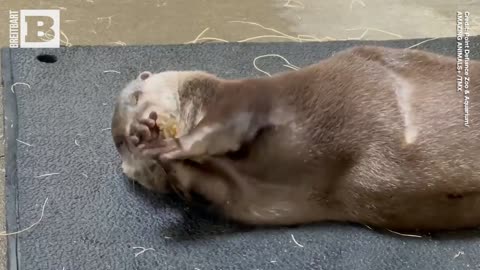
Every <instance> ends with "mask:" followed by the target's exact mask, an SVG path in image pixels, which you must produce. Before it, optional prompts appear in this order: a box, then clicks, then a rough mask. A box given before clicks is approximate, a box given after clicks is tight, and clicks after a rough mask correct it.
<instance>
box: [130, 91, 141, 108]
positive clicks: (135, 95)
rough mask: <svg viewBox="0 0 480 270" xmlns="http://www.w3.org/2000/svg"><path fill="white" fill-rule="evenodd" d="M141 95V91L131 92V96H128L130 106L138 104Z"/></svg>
mask: <svg viewBox="0 0 480 270" xmlns="http://www.w3.org/2000/svg"><path fill="white" fill-rule="evenodd" d="M141 94H142V91H135V92H133V94H132V95H131V96H130V99H131V100H132V104H134V105H137V104H138V99H140V95H141Z"/></svg>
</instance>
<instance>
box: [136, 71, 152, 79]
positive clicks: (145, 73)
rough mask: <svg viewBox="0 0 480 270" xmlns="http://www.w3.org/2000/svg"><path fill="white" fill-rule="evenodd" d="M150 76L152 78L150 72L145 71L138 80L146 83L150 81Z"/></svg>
mask: <svg viewBox="0 0 480 270" xmlns="http://www.w3.org/2000/svg"><path fill="white" fill-rule="evenodd" d="M150 76H152V73H151V72H150V71H144V72H142V73H140V75H138V77H137V79H138V80H140V81H145V80H146V79H148V78H149V77H150Z"/></svg>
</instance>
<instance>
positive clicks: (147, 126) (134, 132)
mask: <svg viewBox="0 0 480 270" xmlns="http://www.w3.org/2000/svg"><path fill="white" fill-rule="evenodd" d="M156 118H157V114H156V113H155V112H151V113H150V115H149V118H140V119H135V120H134V121H133V123H132V124H131V125H130V136H129V138H128V139H129V141H130V142H131V143H132V144H133V145H134V146H138V145H139V144H141V143H142V142H146V141H151V140H155V139H157V137H158V136H159V129H158V127H157V125H156V123H155V121H156Z"/></svg>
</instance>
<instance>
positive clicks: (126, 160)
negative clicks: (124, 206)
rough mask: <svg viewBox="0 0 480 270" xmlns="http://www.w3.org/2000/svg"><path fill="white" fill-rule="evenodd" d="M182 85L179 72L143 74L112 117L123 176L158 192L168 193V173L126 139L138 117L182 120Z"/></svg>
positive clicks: (127, 88) (126, 90)
mask: <svg viewBox="0 0 480 270" xmlns="http://www.w3.org/2000/svg"><path fill="white" fill-rule="evenodd" d="M180 81H181V80H180V78H179V72H173V71H168V72H162V73H156V74H152V73H151V72H148V71H145V72H142V73H140V74H139V75H138V77H137V78H136V79H135V80H132V81H130V82H129V83H128V84H127V85H126V86H125V88H124V89H122V91H121V92H120V95H119V96H118V97H117V101H116V104H115V110H114V113H113V118H112V136H113V141H114V143H115V146H116V149H117V151H118V153H119V154H120V158H121V161H122V169H123V172H124V174H125V175H126V176H127V177H128V178H129V179H130V180H133V181H135V182H137V183H139V184H140V185H142V186H144V187H145V188H147V189H150V190H153V191H157V192H168V191H169V186H168V184H167V179H166V178H167V175H166V173H165V170H164V169H163V168H162V166H161V165H160V164H159V163H158V162H156V161H154V160H151V159H146V158H143V157H141V156H139V155H138V154H136V153H135V151H134V149H131V148H132V147H131V146H129V145H128V144H127V143H126V139H127V136H129V135H130V126H131V124H132V122H133V121H134V120H135V119H138V118H139V117H144V118H147V117H148V115H149V114H150V112H152V111H155V112H156V113H157V114H160V115H162V114H164V115H165V114H168V115H172V116H174V117H175V118H177V119H178V118H179V102H178V89H179V85H180Z"/></svg>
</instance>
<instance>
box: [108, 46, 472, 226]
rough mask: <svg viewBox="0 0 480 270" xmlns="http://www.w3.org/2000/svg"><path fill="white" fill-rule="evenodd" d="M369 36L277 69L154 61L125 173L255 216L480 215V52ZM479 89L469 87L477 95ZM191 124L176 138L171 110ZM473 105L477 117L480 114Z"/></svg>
mask: <svg viewBox="0 0 480 270" xmlns="http://www.w3.org/2000/svg"><path fill="white" fill-rule="evenodd" d="M469 73H470V79H469V93H467V94H468V101H469V106H468V115H466V114H465V108H466V107H465V106H464V103H465V102H464V101H465V100H466V98H465V97H464V93H463V92H458V91H457V86H456V78H455V77H456V74H457V69H456V60H455V59H454V58H451V57H448V56H444V55H439V54H435V53H432V52H427V51H422V50H415V49H394V48H386V47H376V46H360V47H354V48H349V49H346V50H343V51H341V52H338V53H336V54H335V55H334V56H331V57H330V58H327V59H324V60H321V61H318V62H317V63H315V64H312V65H309V66H306V67H303V68H301V69H299V70H292V71H288V72H280V73H277V74H274V75H273V76H271V77H259V78H240V79H223V78H220V77H218V76H216V75H214V74H210V73H207V72H204V71H164V72H160V73H155V74H153V73H151V72H142V73H141V74H140V75H139V76H138V77H137V78H136V79H135V80H134V81H132V82H130V83H129V84H128V85H127V87H125V89H124V90H122V92H121V93H120V95H119V98H118V100H117V105H116V108H115V113H114V116H113V121H112V135H113V140H114V142H115V144H116V147H117V149H118V151H119V153H120V155H121V159H122V164H123V165H122V166H123V169H124V172H125V174H126V175H127V176H128V177H129V178H131V179H133V180H134V181H137V182H139V183H140V184H141V185H143V186H145V187H146V188H148V189H152V190H156V191H160V192H175V193H177V194H179V195H181V196H182V197H183V198H185V199H187V200H193V198H194V197H200V198H201V199H202V200H203V201H205V202H207V203H208V205H210V206H212V209H215V210H216V211H218V213H219V214H220V215H222V216H224V217H226V218H228V219H231V220H233V221H237V222H239V223H244V224H249V225H270V226H275V225H286V226H288V225H301V224H308V223H318V222H324V221H339V222H353V223H360V224H365V225H369V226H374V227H381V228H387V229H392V230H397V231H411V230H417V231H418V230H420V231H421V230H429V231H432V230H454V229H464V228H471V227H476V226H480V211H478V209H480V129H479V128H478V127H477V121H478V120H479V119H480V106H479V102H480V62H479V61H473V60H471V61H470V66H469ZM465 96H466V95H465ZM164 114H168V115H171V116H172V117H174V119H175V121H176V122H177V126H178V129H177V134H176V136H175V137H173V138H166V137H165V136H163V135H162V127H160V126H159V125H157V124H156V123H157V120H158V118H159V115H164ZM467 116H468V121H467V120H466V119H467Z"/></svg>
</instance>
